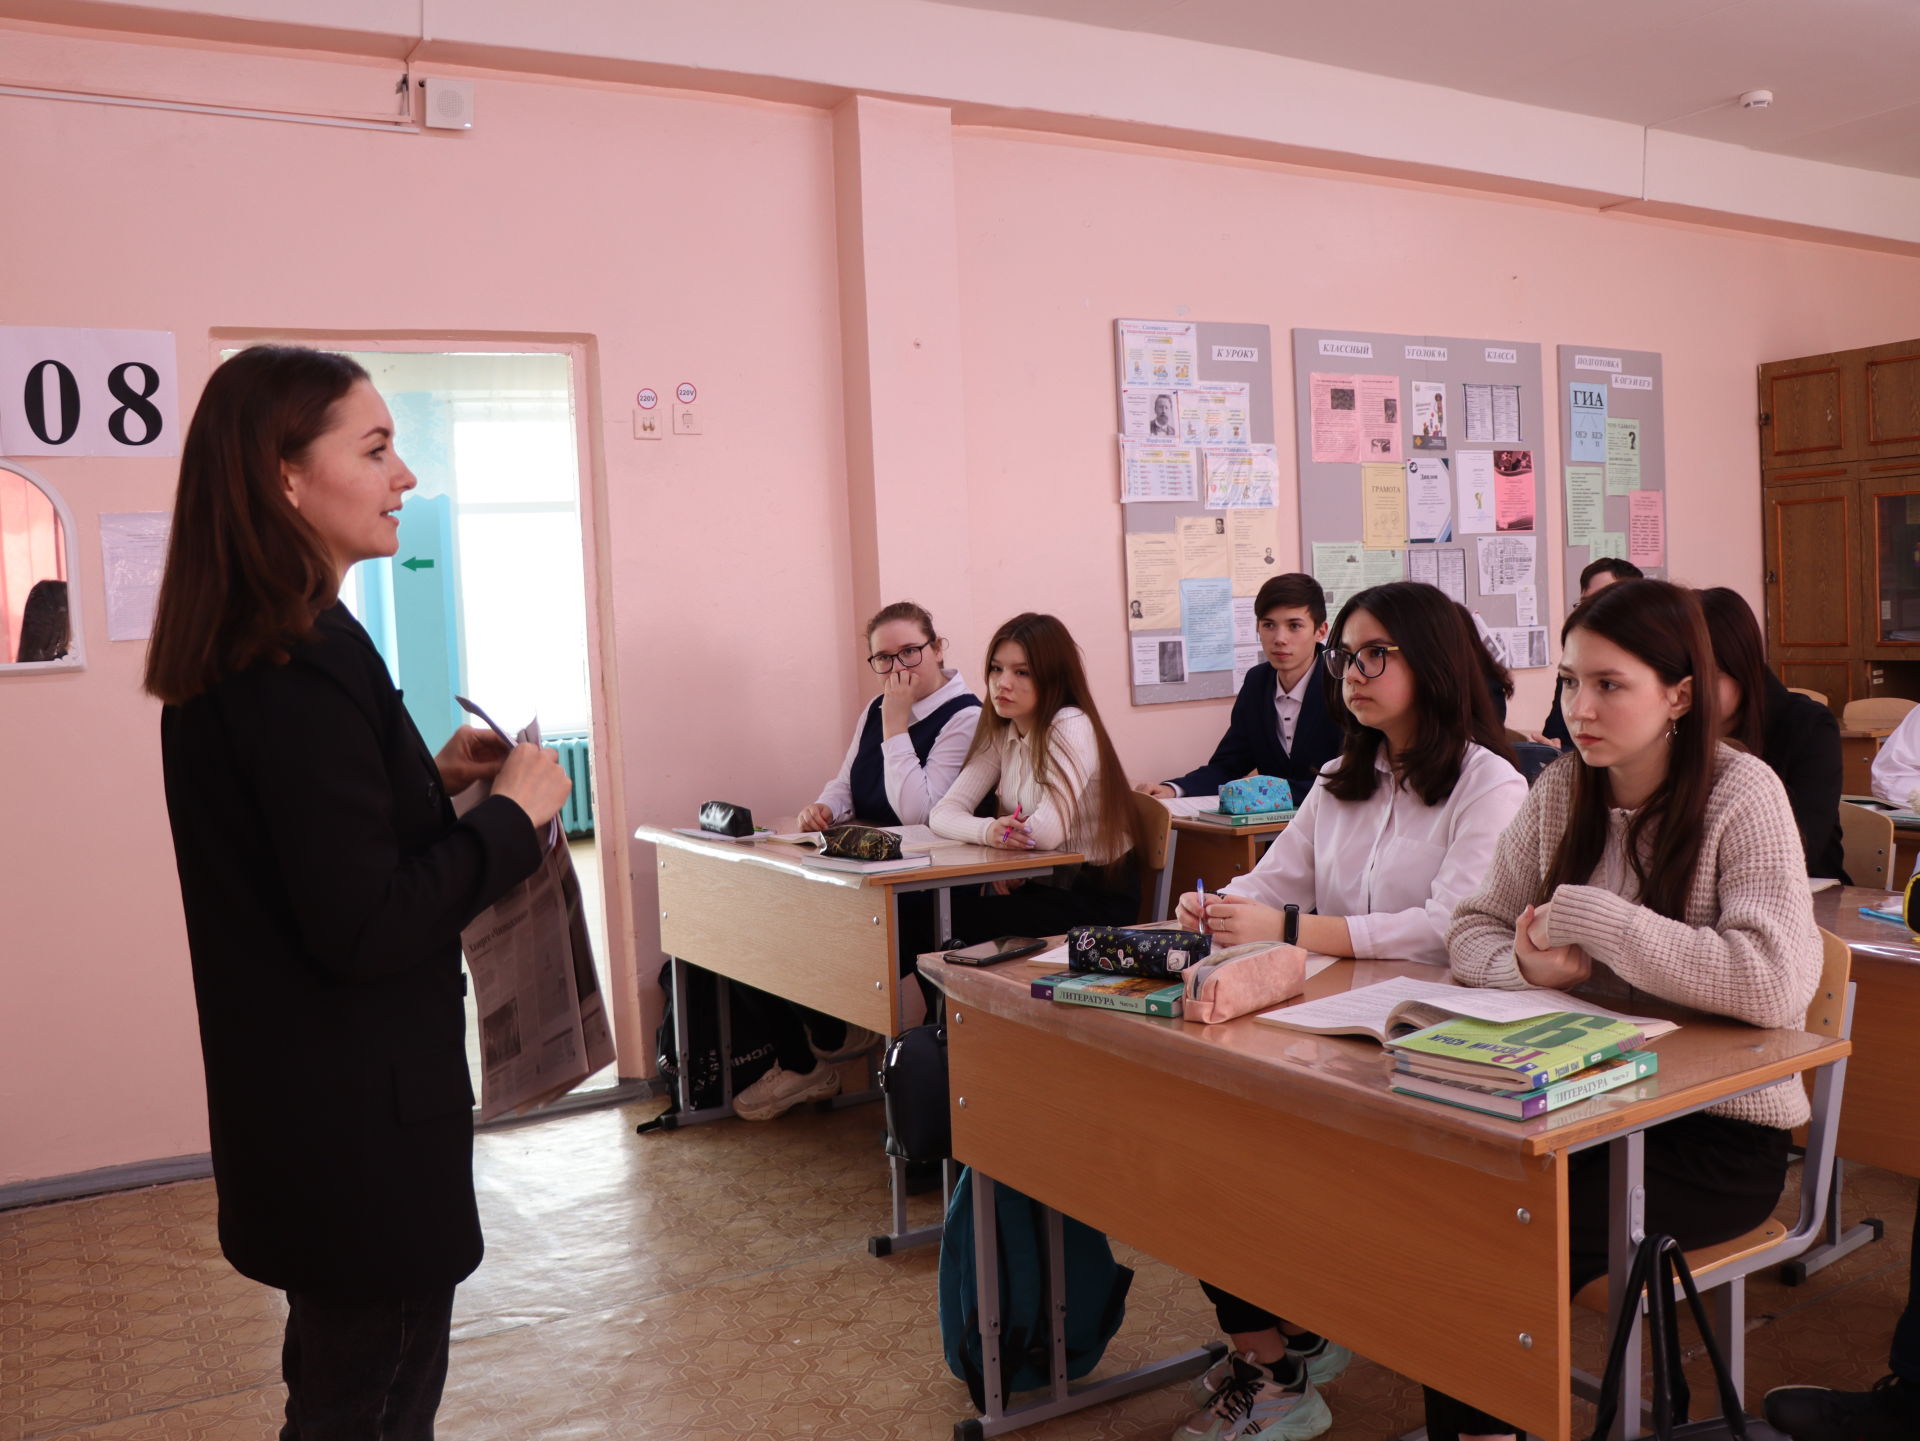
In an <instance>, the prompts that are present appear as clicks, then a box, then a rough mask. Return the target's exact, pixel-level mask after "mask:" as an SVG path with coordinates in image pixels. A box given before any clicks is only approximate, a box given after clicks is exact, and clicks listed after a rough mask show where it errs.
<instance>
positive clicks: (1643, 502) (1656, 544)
mask: <svg viewBox="0 0 1920 1441" xmlns="http://www.w3.org/2000/svg"><path fill="white" fill-rule="evenodd" d="M1627 506H1628V510H1627V559H1628V560H1630V561H1632V562H1633V563H1634V564H1635V565H1638V566H1650V565H1665V564H1666V563H1667V497H1666V495H1665V494H1664V493H1663V492H1661V491H1657V490H1636V491H1635V492H1634V493H1633V494H1632V495H1630V496H1628V497H1627Z"/></svg>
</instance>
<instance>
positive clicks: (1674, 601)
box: [1537, 580, 1720, 920]
mask: <svg viewBox="0 0 1920 1441" xmlns="http://www.w3.org/2000/svg"><path fill="white" fill-rule="evenodd" d="M1576 630H1587V631H1592V632H1593V633H1594V634H1595V635H1597V636H1600V637H1601V638H1602V639H1604V640H1610V641H1612V642H1613V643H1614V644H1615V645H1617V646H1619V647H1620V649H1622V650H1624V651H1626V652H1627V653H1628V654H1629V655H1632V656H1636V657H1638V658H1639V659H1640V660H1642V661H1644V662H1645V663H1646V664H1647V665H1649V666H1651V667H1652V668H1653V672H1654V674H1655V675H1657V676H1658V677H1659V678H1660V682H1661V684H1662V685H1669V686H1675V685H1679V684H1680V682H1681V681H1683V680H1686V679H1688V678H1689V677H1691V678H1692V680H1693V704H1692V705H1691V707H1689V709H1688V710H1687V713H1686V714H1685V715H1683V716H1681V717H1680V718H1679V719H1678V720H1676V721H1675V722H1674V723H1673V734H1672V739H1671V740H1670V741H1669V742H1668V744H1669V745H1670V746H1671V748H1672V753H1671V755H1670V756H1669V758H1668V761H1667V775H1666V779H1665V780H1663V781H1661V782H1660V784H1659V785H1658V786H1656V787H1655V788H1654V792H1653V794H1652V795H1651V796H1649V797H1647V800H1646V803H1645V804H1644V805H1642V806H1641V807H1640V809H1639V810H1638V811H1636V812H1635V813H1634V817H1633V819H1632V820H1631V821H1630V822H1628V824H1627V835H1626V850H1627V864H1628V865H1629V866H1630V867H1632V869H1633V875H1634V879H1635V880H1636V881H1638V882H1639V885H1640V904H1641V905H1643V906H1646V907H1647V908H1648V909H1649V910H1653V911H1657V912H1659V913H1660V914H1661V915H1663V916H1668V917H1671V918H1672V919H1674V920H1682V919H1684V918H1685V912H1686V906H1687V892H1688V891H1689V890H1690V889H1691V888H1692V886H1693V871H1694V867H1695V866H1696V865H1698V864H1699V861H1700V838H1701V832H1702V830H1703V829H1704V826H1703V822H1704V820H1705V817H1706V814H1707V798H1708V797H1709V796H1710V795H1711V794H1712V793H1713V780H1714V772H1715V770H1716V762H1717V760H1718V755H1717V751H1718V748H1719V745H1720V739H1719V732H1720V716H1719V710H1720V702H1719V698H1718V696H1717V694H1716V693H1715V690H1714V684H1713V680H1714V665H1713V642H1712V640H1711V639H1709V637H1708V635H1707V621H1706V617H1705V615H1703V614H1702V612H1701V610H1700V602H1699V600H1698V598H1696V597H1695V595H1694V593H1693V592H1692V591H1690V590H1688V589H1686V588H1685V587H1684V586H1678V585H1674V584H1672V583H1671V582H1669V581H1664V580H1624V581H1620V582H1617V583H1616V584H1614V585H1610V586H1608V587H1607V588H1606V589H1605V590H1602V591H1596V592H1595V593H1594V594H1593V595H1592V596H1590V597H1588V598H1587V599H1586V600H1584V601H1582V602H1581V603H1580V604H1579V605H1578V606H1576V607H1575V608H1574V611H1573V614H1571V615H1569V616H1568V617H1567V623H1566V625H1565V626H1563V627H1562V628H1561V631H1560V644H1561V645H1562V646H1563V647H1564V646H1565V645H1566V643H1567V637H1568V636H1570V635H1572V634H1573V632H1574V631H1576ZM1612 804H1613V784H1612V778H1611V776H1610V775H1609V774H1608V773H1607V770H1606V768H1605V767H1604V766H1590V765H1588V764H1586V763H1585V760H1584V759H1583V760H1582V761H1581V763H1580V764H1579V765H1578V766H1577V767H1576V768H1575V770H1574V774H1573V804H1572V808H1571V810H1570V812H1569V814H1568V816H1567V828H1566V830H1565V832H1563V833H1562V835H1561V837H1560V844H1559V847H1558V848H1557V849H1556V850H1555V851H1554V855H1553V864H1552V865H1550V866H1549V867H1547V873H1546V875H1545V876H1543V877H1542V878H1541V881H1540V893H1539V896H1538V897H1537V899H1538V900H1540V901H1545V900H1550V899H1551V898H1552V896H1553V892H1554V890H1555V888H1557V887H1559V886H1562V885H1576V886H1577V885H1585V884H1586V883H1587V881H1588V879H1589V878H1590V877H1591V876H1592V875H1593V871H1594V867H1595V866H1597V865H1599V864H1600V857H1601V856H1602V855H1603V854H1604V853H1605V851H1606V846H1607V808H1608V807H1609V806H1610V805H1612ZM1649 839H1651V842H1652V845H1651V852H1650V854H1649V855H1648V856H1647V858H1646V859H1645V860H1642V858H1641V851H1642V850H1643V849H1646V848H1647V841H1648V840H1649Z"/></svg>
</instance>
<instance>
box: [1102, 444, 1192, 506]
mask: <svg viewBox="0 0 1920 1441" xmlns="http://www.w3.org/2000/svg"><path fill="white" fill-rule="evenodd" d="M1199 469H1200V452H1199V451H1197V450H1195V449H1194V448H1193V447H1192V446H1190V445H1148V444H1145V443H1144V442H1141V441H1137V440H1128V439H1127V438H1126V437H1125V436H1122V437H1121V438H1120V503H1121V504H1122V505H1130V504H1132V503H1133V502H1134V501H1139V500H1198V499H1199V498H1200V482H1199Z"/></svg>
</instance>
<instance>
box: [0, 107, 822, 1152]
mask: <svg viewBox="0 0 1920 1441" xmlns="http://www.w3.org/2000/svg"><path fill="white" fill-rule="evenodd" d="M482 88H483V91H484V94H485V97H486V101H485V106H486V108H485V114H484V117H483V119H482V121H481V123H480V124H479V126H478V127H477V128H476V129H475V130H473V131H472V132H471V133H469V134H445V133H437V132H429V133H428V134H427V135H425V136H422V137H416V138H405V137H396V136H391V135H382V134H376V133H368V132H360V131H351V130H332V129H316V128H307V127H300V126H294V125H284V124H274V123H261V122H248V121H239V120H230V119H220V118H214V117H208V116H198V115H188V114H178V113H165V112H155V111H142V110H129V109H108V108H102V107H97V106H91V105H76V104H53V103H45V102H39V101H32V100H25V99H14V98H0V135H4V136H6V141H5V143H4V144H0V193H5V194H9V195H37V196H42V197H59V201H58V203H57V204H53V203H49V204H46V205H44V206H41V207H39V208H38V210H37V217H38V218H37V219H35V220H34V221H33V222H32V223H21V224H16V225H13V226H11V227H10V228H9V231H8V264H7V265H6V266H5V267H4V269H0V314H4V315H5V317H6V319H7V322H8V323H9V324H24V325H70V326H114V327H126V328H151V329H166V330H171V331H173V332H175V334H176V335H177V337H178V341H179V351H180V357H181V364H182V376H181V386H180V392H181V401H182V404H183V406H190V405H191V403H192V399H193V397H195V396H196V395H197V394H198V391H199V388H200V386H201V384H202V383H203V381H204V377H205V374H206V371H207V370H208V368H209V364H210V355H211V352H212V350H213V349H214V346H213V345H212V344H211V343H210V342H209V339H208V332H209V330H211V329H213V328H216V327H240V328H248V327H258V328H262V329H268V328H273V329H298V328H303V327H305V328H313V329H325V330H332V331H348V332H357V333H360V334H363V335H376V334H379V333H382V332H391V331H398V330H409V331H415V332H424V333H427V334H433V333H438V332H455V331H458V332H469V333H476V332H477V333H486V332H520V333H525V334H529V335H572V334H587V335H592V336H594V337H597V346H598V372H599V375H600V378H601V383H602V386H603V390H602V393H600V394H597V395H594V394H591V392H590V391H586V387H588V386H589V385H590V383H591V381H590V377H589V376H586V375H582V376H580V377H579V383H580V385H581V386H582V388H583V392H585V395H586V399H587V400H588V401H589V403H591V404H592V405H594V406H595V407H596V412H597V415H598V417H599V419H601V420H602V421H603V422H604V426H603V430H602V433H601V435H600V437H599V439H600V442H601V448H602V450H603V453H604V462H603V468H604V484H605V491H606V498H607V503H608V505H609V508H610V514H609V517H608V522H609V525H610V528H611V531H612V537H611V538H612V540H613V542H614V543H613V545H612V547H611V554H612V559H613V566H612V575H611V578H610V583H609V584H608V586H607V593H606V595H605V596H604V597H603V601H602V603H603V604H608V603H610V604H611V606H612V608H613V610H614V612H615V625H616V630H617V636H618V645H617V655H615V656H613V657H611V659H612V660H613V661H614V662H615V663H616V664H617V669H618V675H619V678H620V683H621V686H622V691H621V701H622V707H623V711H624V714H625V717H626V725H625V734H624V754H625V758H626V772H627V778H628V796H627V801H628V807H629V813H630V814H634V815H662V814H666V815H684V814H690V813H691V808H692V806H693V805H694V804H695V803H696V802H698V801H700V800H703V799H708V798H709V792H713V791H716V790H718V791H721V792H725V793H727V794H730V795H740V796H743V797H748V796H750V797H759V796H762V795H767V794H769V793H771V792H773V791H776V790H778V789H780V788H781V785H782V781H783V778H784V777H786V776H788V775H791V774H795V773H805V774H810V773H812V772H813V771H816V770H817V769H818V768H819V767H820V765H821V764H822V758H823V757H826V756H829V755H833V754H837V752H838V749H839V748H840V747H841V746H842V745H844V743H845V736H844V726H845V723H846V722H845V718H844V712H845V711H846V709H847V705H848V704H849V703H850V701H851V694H852V691H851V687H852V684H853V680H852V673H851V663H850V661H849V659H848V656H847V650H848V646H847V644H846V638H847V634H848V632H849V630H850V629H851V625H850V622H849V621H848V618H847V596H848V586H847V582H846V579H845V576H846V570H847V566H846V563H845V545H846V542H845V535H844V531H845V515H846V499H845V492H844V483H843V479H842V469H843V467H842V464H841V458H840V451H841V421H840V415H841V406H840V395H839V379H838V374H839V371H838V366H839V338H838V305H837V298H836V297H837V291H836V286H835V280H834V250H833V245H834V234H833V223H832V217H833V208H832V156H831V125H830V121H829V119H828V117H827V116H826V115H824V114H822V113H819V112H817V111H808V110H800V109H795V108H790V107H780V106H773V105H766V104H760V103H752V102H743V103H736V102H730V101H715V100H710V99H695V98H688V97H681V96H674V95H665V94H649V93H640V92H636V91H632V90H628V89H616V88H597V87H593V86H587V85H566V86H562V85H551V84H535V83H514V82H511V81H508V80H504V79H502V78H500V77H497V76H493V77H488V78H487V79H486V80H485V81H484V83H483V87H482ZM682 380H691V381H693V382H695V384H697V385H698V386H699V389H700V395H701V407H702V416H703V421H704V434H702V435H701V436H700V437H698V438H697V439H695V438H688V437H675V438H671V439H668V440H665V441H660V442H651V443H643V442H638V441H635V440H634V439H633V429H632V418H631V417H632V405H633V394H634V392H635V391H636V390H637V389H638V388H639V387H641V386H643V385H651V386H653V387H654V388H656V389H657V390H659V391H661V392H662V393H663V394H666V393H669V392H670V391H671V390H672V388H673V387H674V386H675V385H676V384H677V383H678V382H680V381H682ZM400 443H401V447H402V451H403V453H404V447H405V438H404V437H401V440H400ZM32 464H33V465H34V468H35V469H37V470H39V471H40V472H41V473H42V474H44V475H46V476H47V478H48V479H49V481H50V482H51V483H53V484H54V485H55V486H57V487H59V488H60V489H61V490H62V491H63V492H64V494H65V496H66V498H67V501H68V503H69V504H70V505H71V507H72V509H73V512H74V515H75V520H76V524H77V527H78V530H79V532H80V536H79V543H80V555H81V564H80V583H81V584H82V585H84V586H85V587H87V592H86V596H87V606H86V613H87V617H88V626H89V632H90V633H89V635H88V637H87V645H88V656H89V667H88V669H87V670H86V671H84V672H82V673H79V674H62V675H45V676H34V677H13V678H0V755H4V756H6V757H7V762H6V764H7V768H8V769H7V774H6V780H5V788H4V796H5V799H4V801H3V802H0V813H3V814H4V825H0V916H4V917H5V918H6V919H5V922H4V925H5V930H4V932H3V933H0V934H4V940H3V941H0V993H3V994H4V996H5V1001H4V1004H0V1184H4V1183H6V1182H9V1181H16V1180H20V1179H23V1178H30V1177H39V1176H49V1175H62V1174H66V1173H70V1172H76V1171H83V1170H88V1169H92V1168H95V1167H99V1166H105V1165H110V1164H115V1163H119V1162H125V1161H133V1160H138V1159H142V1158H149V1157H158V1156H168V1155H176V1154H183V1153H190V1152H195V1151H200V1150H204V1149H205V1146H206V1134H205V1121H204V1109H203V1108H204V1101H203V1096H202V1092H201V1090H200V1073H199V1055H198V1049H197V1039H196V1036H195V1030H194V1018H193V1002H192V995H191V990H190V984H189V975H188V969H187V955H186V947H185V939H184V929H183V926H182V923H181V919H180V912H179V900H178V893H177V890H176V884H175V877H174V871H173V856H172V849H171V841H170V839H169V835H168V830H167V824H166V815H165V807H164V802H163V798H162V793H161V785H160V770H159V744H158V740H159V734H158V733H159V711H158V708H157V706H155V705H154V704H152V703H151V702H149V701H147V700H145V699H143V698H142V697H141V695H140V694H139V690H138V685H139V670H140V665H141V660H142V647H141V646H139V645H135V644H124V643H121V644H113V643H109V642H108V641H107V639H106V635H105V629H104V620H103V617H104V608H103V604H102V600H101V593H100V578H99V570H100V567H99V525H98V519H97V517H98V515H99V514H100V513H101V512H103V511H115V510H161V509H166V508H168V507H169V506H170V505H171V497H172V489H173V473H172V468H171V466H170V465H169V464H168V463H167V462H165V461H147V460H95V461H87V460H72V461H45V462H41V461H34V462H32ZM796 694H806V695H809V696H815V697H818V696H822V695H826V696H829V697H831V698H832V701H831V703H830V704H827V705H825V706H821V707H818V708H812V707H807V706H800V707H795V706H793V705H792V704H791V702H790V700H789V697H791V696H793V695H796ZM433 739H437V738H433ZM641 859H642V860H643V861H646V859H647V858H644V857H643V858H641ZM636 891H637V893H638V894H637V904H638V908H639V912H640V914H641V915H642V916H648V915H650V914H651V911H652V903H651V879H650V877H649V876H647V875H644V874H643V875H642V877H641V881H640V884H639V885H638V886H637V887H636ZM642 969H643V971H644V972H645V974H646V977H647V980H648V982H649V983H650V982H651V977H652V971H653V962H651V961H647V960H643V963H642Z"/></svg>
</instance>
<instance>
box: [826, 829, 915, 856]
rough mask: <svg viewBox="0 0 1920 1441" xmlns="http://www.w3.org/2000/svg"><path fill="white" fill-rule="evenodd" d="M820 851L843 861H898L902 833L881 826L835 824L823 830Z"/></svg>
mask: <svg viewBox="0 0 1920 1441" xmlns="http://www.w3.org/2000/svg"><path fill="white" fill-rule="evenodd" d="M820 854H821V855H823V856H837V857H838V858H839V859H841V860H843V861H897V860H899V859H900V856H901V851H900V837H899V836H897V835H895V834H894V833H893V832H892V831H887V830H882V829H881V828H880V827H879V826H831V827H829V828H828V829H826V830H824V831H822V832H821V833H820Z"/></svg>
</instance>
